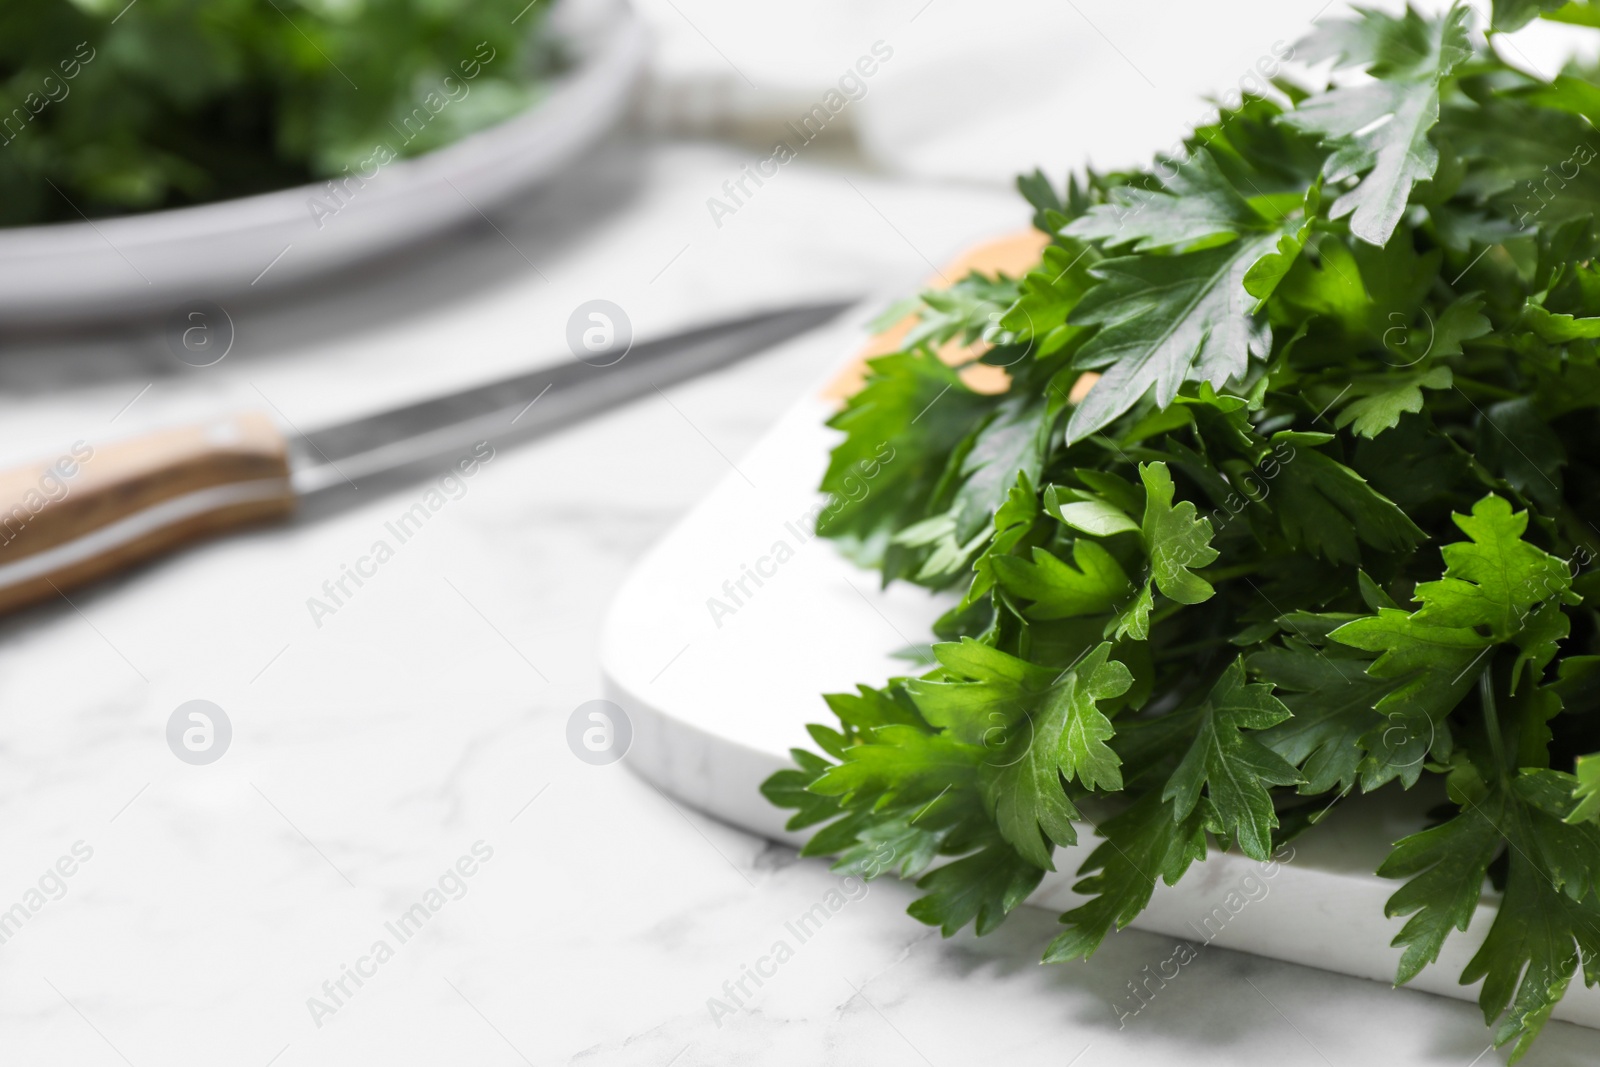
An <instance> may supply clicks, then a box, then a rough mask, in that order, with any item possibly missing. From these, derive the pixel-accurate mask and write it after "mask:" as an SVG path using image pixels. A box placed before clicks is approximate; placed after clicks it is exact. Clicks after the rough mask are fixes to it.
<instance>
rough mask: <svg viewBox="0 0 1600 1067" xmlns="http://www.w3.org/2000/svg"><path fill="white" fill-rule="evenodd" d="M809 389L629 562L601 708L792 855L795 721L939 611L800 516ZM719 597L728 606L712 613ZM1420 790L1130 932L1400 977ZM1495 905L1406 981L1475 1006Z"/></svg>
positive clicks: (1209, 870) (1075, 852)
mask: <svg viewBox="0 0 1600 1067" xmlns="http://www.w3.org/2000/svg"><path fill="white" fill-rule="evenodd" d="M862 336H863V329H862V317H857V318H856V320H855V321H854V322H850V323H846V324H841V325H840V326H839V327H838V328H835V329H830V330H827V331H825V332H823V333H821V334H819V335H817V336H816V337H814V338H813V339H810V340H808V341H806V342H804V343H808V344H816V345H818V346H820V347H821V348H822V349H823V350H824V351H825V350H827V349H828V348H830V347H831V349H832V351H833V352H835V353H837V352H840V351H849V350H851V349H852V348H854V347H857V346H858V345H859V343H860V338H861V337H862ZM826 362H827V360H826V359H825V358H824V359H819V363H822V364H823V365H826ZM820 392H821V390H820V387H819V388H818V389H817V390H815V391H813V393H811V394H810V395H807V396H805V397H803V398H801V399H800V400H799V401H798V402H797V403H796V404H795V406H794V407H793V408H792V409H790V411H789V412H788V413H787V414H786V415H785V416H784V417H783V419H781V420H780V421H779V422H778V424H777V425H775V426H774V427H773V428H772V430H771V431H770V432H769V433H768V435H767V436H766V437H765V438H763V439H762V441H761V442H760V443H758V444H757V445H756V447H755V448H754V449H753V450H752V451H751V453H750V454H749V455H747V456H744V457H743V458H741V459H739V461H738V467H739V471H738V472H736V473H730V475H729V476H728V477H727V478H725V479H724V480H723V481H722V483H721V484H720V485H718V486H717V488H716V489H715V490H714V491H713V492H712V494H711V496H710V497H708V498H707V499H706V500H704V501H703V502H701V504H699V505H698V506H697V507H696V508H695V509H694V511H692V512H690V514H689V515H688V516H687V517H685V518H684V519H683V521H682V522H681V523H679V525H678V526H677V527H676V528H674V529H673V530H672V531H671V532H670V533H668V534H667V536H666V537H665V538H664V539H663V540H662V541H661V542H660V543H659V544H657V545H656V546H655V547H654V548H652V549H651V550H650V552H649V553H648V554H647V555H645V557H644V558H643V559H641V560H640V561H639V563H638V565H637V566H636V568H635V570H634V571H633V573H632V574H631V575H630V576H629V578H628V580H627V581H626V582H625V583H624V584H623V587H622V588H621V590H620V591H619V592H618V593H617V596H616V599H615V600H614V601H613V602H612V604H611V608H610V612H609V614H608V616H607V619H606V623H605V629H604V631H603V634H602V638H601V648H600V664H601V669H602V670H603V671H604V676H605V685H606V691H607V695H608V697H609V699H611V700H612V701H614V702H615V703H616V704H617V705H619V706H620V707H621V708H622V710H623V711H624V712H625V713H626V715H627V718H628V722H629V723H630V724H631V733H632V737H631V742H630V747H629V749H628V750H627V752H626V755H625V757H624V758H625V762H626V763H628V765H629V766H631V767H632V768H633V770H634V771H635V772H636V773H638V774H640V775H642V776H643V777H644V778H646V779H647V780H649V781H651V782H654V783H655V784H656V785H657V786H658V787H659V788H661V789H662V790H663V791H665V792H667V793H669V794H671V795H673V796H676V797H678V798H679V799H681V800H683V801H684V802H686V803H688V804H691V805H693V806H694V807H697V808H699V809H701V810H702V811H705V812H708V813H710V814H712V815H714V816H717V817H718V818H721V819H723V820H725V821H727V822H729V823H732V824H734V825H735V826H739V827H742V828H744V829H746V830H750V831H752V832H754V833H757V834H761V835H763V836H765V837H769V838H772V839H774V840H780V841H787V842H789V843H791V844H795V845H798V844H800V843H802V842H803V841H804V839H805V836H806V835H805V834H804V833H802V834H794V833H790V832H788V831H786V830H785V829H784V825H783V824H784V821H785V820H786V819H787V817H788V816H789V814H790V812H788V811H781V810H779V809H777V808H774V807H772V806H771V805H769V804H768V803H767V802H766V800H765V799H763V798H762V797H761V795H760V793H759V792H758V787H759V786H760V784H761V782H762V780H763V779H765V778H766V777H767V776H768V775H770V774H771V773H772V772H774V771H776V770H779V769H781V768H784V767H787V766H789V756H788V750H789V749H790V748H811V749H814V748H815V745H814V744H813V743H812V741H811V739H810V738H809V737H808V736H807V734H806V732H805V724H806V723H808V722H831V721H832V718H831V714H830V713H829V711H828V709H827V707H826V705H824V704H823V702H822V700H821V698H820V696H819V694H821V693H832V692H841V691H853V690H854V688H855V684H856V683H857V682H871V683H877V682H882V681H883V680H884V679H886V678H888V677H890V676H891V675H904V674H908V673H913V671H914V667H913V665H911V664H908V663H906V662H905V661H904V660H899V659H896V658H894V655H893V653H894V652H895V651H896V650H898V649H903V648H905V647H906V646H907V645H909V644H911V643H912V642H921V641H926V640H928V638H929V634H930V632H931V630H930V626H931V624H932V622H933V620H934V619H936V618H937V617H938V616H939V614H940V613H941V612H942V611H943V610H944V608H945V607H946V606H948V603H949V601H948V600H945V599H941V598H938V597H934V596H930V595H929V594H927V593H926V592H924V591H922V590H920V589H916V588H913V587H910V586H907V585H904V584H898V585H895V586H894V587H892V588H890V589H889V590H887V591H883V590H880V589H879V588H878V583H877V580H876V576H875V575H873V574H870V573H867V572H865V571H861V570H858V569H856V568H855V567H854V566H852V565H851V564H850V563H848V562H847V561H845V560H844V559H843V558H842V557H840V556H839V555H838V553H837V552H835V551H834V549H833V546H832V545H831V544H830V543H828V542H825V541H821V540H817V539H814V538H813V539H810V540H807V539H805V538H806V535H807V533H808V530H809V528H808V526H807V523H806V521H805V518H804V517H805V516H806V514H807V513H808V512H809V511H810V510H811V509H812V508H813V507H815V506H816V504H817V503H818V502H819V501H820V500H821V497H820V496H819V495H818V494H817V492H816V489H815V487H816V485H817V483H818V482H819V481H820V480H821V477H822V471H823V469H824V467H825V465H826V462H827V453H828V450H829V449H830V448H831V447H832V446H833V444H834V443H835V441H836V440H837V437H838V435H837V434H836V433H835V432H833V431H831V430H828V429H827V428H825V427H824V425H823V421H824V420H825V419H826V418H827V417H828V415H829V413H830V412H831V411H832V410H834V407H833V405H832V404H831V403H830V402H828V401H825V400H823V399H822V398H821V396H820ZM869 489H870V486H869ZM780 544H781V545H782V546H783V547H782V548H780V547H779V545H780ZM780 557H781V561H780ZM751 574H754V575H755V577H754V578H752V577H749V575H751ZM757 579H759V582H760V584H759V585H758V584H757ZM741 580H742V583H743V589H742V591H741V589H740V583H741ZM724 583H728V584H729V585H731V586H732V587H733V592H732V594H730V593H729V591H728V589H727V588H725V587H724ZM734 597H737V598H738V601H737V602H735V600H734ZM712 598H715V599H716V600H717V601H719V602H720V603H721V604H722V605H725V606H731V607H732V608H733V611H732V613H728V612H726V611H724V610H723V609H722V608H720V607H718V608H715V609H713V607H712V606H711V605H710V603H709V602H710V601H711V600H712ZM1422 793H1423V790H1422V789H1421V788H1419V789H1417V790H1416V791H1414V792H1413V793H1410V794H1407V793H1400V792H1398V791H1395V792H1384V793H1380V794H1377V795H1375V796H1372V797H1364V798H1358V799H1359V800H1360V801H1361V802H1360V803H1356V802H1350V803H1347V804H1343V805H1340V807H1339V808H1337V809H1336V810H1334V811H1333V812H1332V813H1331V814H1330V815H1329V816H1328V818H1327V819H1326V820H1325V821H1324V822H1323V824H1322V825H1320V826H1319V827H1318V828H1317V830H1316V832H1314V833H1311V834H1308V835H1307V836H1305V837H1304V838H1301V839H1300V840H1298V841H1296V842H1294V843H1293V844H1292V846H1291V847H1292V849H1293V852H1292V855H1291V856H1289V857H1287V858H1286V861H1285V862H1282V863H1278V864H1275V865H1271V866H1269V867H1264V866H1263V865H1261V864H1258V863H1256V862H1254V861H1252V860H1249V859H1247V858H1245V857H1244V856H1242V855H1240V854H1238V853H1220V852H1213V853H1212V854H1211V855H1210V856H1209V857H1208V858H1207V860H1206V862H1204V863H1202V864H1200V865H1198V866H1196V867H1193V868H1191V869H1190V871H1189V872H1188V873H1187V874H1186V875H1185V876H1184V878H1183V880H1182V881H1180V882H1179V883H1178V884H1177V885H1176V886H1171V887H1169V886H1165V885H1158V886H1157V887H1156V892H1155V896H1154V898H1153V899H1152V900H1151V903H1150V906H1149V907H1148V908H1147V909H1146V910H1145V911H1144V912H1143V913H1142V914H1141V915H1140V916H1139V917H1138V918H1137V919H1136V920H1135V921H1134V923H1133V925H1134V926H1135V927H1137V928H1139V929H1142V930H1149V931H1153V932H1155V933H1160V934H1165V935H1169V936H1172V937H1176V938H1180V939H1183V940H1184V941H1186V942H1188V943H1190V944H1191V945H1199V944H1201V943H1205V944H1211V943H1215V944H1217V945H1220V946H1222V947H1225V948H1232V949H1237V950H1239V951H1243V952H1251V953H1255V954H1256V955H1261V956H1269V957H1272V958H1274V959H1281V960H1289V961H1292V962H1295V963H1302V964H1308V965H1310V966H1314V967H1321V968H1323V969H1325V970H1330V971H1336V972H1338V973H1341V974H1350V975H1356V976H1358V977H1362V978H1371V979H1375V980H1377V981H1381V982H1385V983H1389V982H1392V981H1393V980H1394V974H1395V968H1396V964H1397V963H1398V962H1399V958H1400V950H1399V949H1395V948H1391V947H1390V945H1389V942H1390V941H1391V940H1392V939H1393V937H1394V935H1395V934H1396V933H1397V932H1398V931H1399V929H1400V927H1401V926H1402V925H1403V920H1400V919H1386V918H1385V917H1384V914H1383V905H1384V902H1385V901H1386V900H1387V899H1388V898H1389V896H1390V894H1392V893H1393V892H1394V890H1395V888H1396V886H1397V883H1395V882H1392V881H1389V880H1387V879H1383V878H1379V877H1377V876H1376V875H1375V874H1373V873H1372V872H1373V871H1374V870H1375V869H1376V867H1377V865H1378V863H1379V862H1380V861H1381V860H1382V859H1383V857H1384V856H1385V855H1386V853H1387V851H1388V848H1387V843H1388V842H1391V841H1394V840H1396V839H1397V838H1399V837H1402V836H1404V835H1405V834H1407V833H1410V832H1412V831H1414V830H1417V829H1420V828H1421V826H1422V825H1423V824H1424V820H1423V812H1424V811H1425V810H1426V808H1427V807H1428V806H1429V804H1431V803H1433V802H1435V801H1436V800H1437V799H1438V798H1437V797H1430V796H1423V795H1421V794H1422ZM1079 840H1080V843H1079V844H1078V845H1077V846H1076V847H1074V848H1070V849H1061V850H1057V852H1056V857H1055V859H1056V866H1057V870H1056V871H1055V872H1054V873H1052V874H1048V875H1046V876H1045V879H1044V881H1043V882H1042V883H1041V884H1040V886H1039V888H1038V889H1037V890H1036V891H1035V892H1034V893H1033V895H1032V896H1031V897H1029V898H1028V902H1029V903H1030V904H1033V905H1036V906H1038V907H1045V908H1049V909H1051V910H1053V911H1058V912H1059V911H1065V910H1067V909H1069V908H1072V907H1075V906H1076V905H1077V904H1078V903H1081V901H1082V898H1081V897H1079V896H1078V895H1077V894H1075V893H1073V891H1072V885H1073V883H1074V882H1076V881H1077V878H1076V875H1075V872H1076V871H1077V870H1078V868H1079V866H1080V865H1081V864H1082V863H1083V861H1084V859H1085V858H1087V856H1088V853H1089V851H1090V850H1091V849H1092V848H1093V847H1094V845H1095V844H1096V842H1097V838H1096V837H1095V835H1094V831H1093V828H1092V827H1090V826H1080V828H1079ZM1494 909H1495V900H1494V898H1493V896H1492V895H1486V896H1485V898H1484V900H1483V902H1482V903H1481V904H1480V905H1479V907H1478V913H1477V915H1476V916H1475V917H1474V919H1473V920H1472V923H1471V925H1470V927H1469V929H1468V931H1467V932H1466V933H1465V934H1453V935H1452V936H1451V937H1450V938H1449V939H1448V940H1447V941H1446V942H1445V947H1444V951H1443V953H1442V954H1441V956H1440V959H1439V962H1438V963H1437V964H1436V965H1433V966H1430V967H1427V968H1425V969H1424V970H1423V972H1422V974H1421V975H1420V976H1418V977H1417V978H1416V979H1415V980H1413V982H1412V983H1411V985H1412V987H1413V988H1417V989H1423V990H1426V991H1428V992H1431V993H1440V994H1444V995H1446V996H1452V997H1457V998H1465V999H1475V998H1476V997H1477V987H1476V986H1466V987H1464V986H1461V985H1458V984H1457V982H1456V979H1457V976H1459V975H1460V974H1461V971H1462V968H1463V967H1464V966H1465V965H1466V962H1467V961H1468V960H1469V959H1470V958H1471V956H1472V954H1473V953H1474V952H1475V951H1476V950H1477V947H1478V945H1479V944H1480V943H1481V942H1482V940H1483V937H1484V934H1485V932H1486V931H1487V930H1488V928H1489V924H1490V923H1491V922H1492V921H1493V918H1494ZM906 921H907V922H910V921H911V920H909V919H907V920H906ZM1042 947H1043V946H1041V948H1042ZM1554 1016H1555V1018H1558V1019H1566V1020H1568V1021H1571V1022H1576V1023H1582V1024H1584V1025H1588V1026H1596V1027H1600V987H1595V988H1588V987H1585V986H1584V985H1583V983H1582V981H1581V980H1577V981H1574V982H1573V983H1572V986H1571V987H1570V988H1569V990H1568V991H1567V995H1566V997H1565V999H1563V1000H1562V1001H1561V1003H1560V1005H1558V1006H1557V1008H1556V1010H1555V1013H1554Z"/></svg>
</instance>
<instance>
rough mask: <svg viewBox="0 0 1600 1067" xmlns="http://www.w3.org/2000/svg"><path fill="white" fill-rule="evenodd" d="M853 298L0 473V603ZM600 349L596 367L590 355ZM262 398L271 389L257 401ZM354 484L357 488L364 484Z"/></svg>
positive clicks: (106, 569) (632, 391) (588, 403)
mask: <svg viewBox="0 0 1600 1067" xmlns="http://www.w3.org/2000/svg"><path fill="white" fill-rule="evenodd" d="M854 303H855V302H854V301H832V302H824V303H815V304H805V305H797V306H792V307H786V308H781V309H778V310H771V311H763V312H758V313H756V314H751V315H744V316H740V317H738V318H734V319H728V320H724V321H720V322H716V323H712V324H710V325H704V326H698V327H695V328H693V329H689V330H686V331H684V332H681V333H676V334H672V335H670V336H666V337H661V338H657V339H654V340H647V341H642V342H638V343H635V344H633V345H632V346H631V347H630V348H628V349H627V350H626V351H625V352H624V353H623V354H622V355H621V356H619V357H615V360H614V361H612V357H609V356H608V357H607V358H606V359H605V360H596V361H595V362H592V363H591V362H583V361H581V360H576V359H574V360H571V361H562V362H558V363H555V364H552V365H547V366H541V367H538V368H535V369H533V370H529V371H525V372H522V373H519V374H515V375H512V376H510V377H506V378H501V379H498V380H495V381H490V382H486V383H483V384H481V385H475V386H471V387H469V388H466V389H461V390H459V391H456V392H452V393H448V394H445V395H441V396H434V397H428V398H425V399H421V400H418V401H416V402H414V403H410V404H405V405H402V406H400V407H395V408H391V409H388V410H384V411H378V412H375V413H372V414H367V415H362V416H360V417H357V418H354V419H351V420H349V421H346V422H342V423H338V424H335V425H330V426H324V427H321V428H317V429H313V430H310V431H307V432H304V433H301V432H299V431H298V430H296V429H295V428H294V427H293V426H292V425H291V426H289V428H288V431H287V432H285V430H283V429H280V427H279V425H278V423H279V421H282V422H284V423H287V421H288V420H287V419H286V418H283V417H282V416H281V413H280V414H279V418H278V419H274V418H273V417H272V416H271V415H270V414H268V413H266V412H245V413H241V414H235V415H230V416H227V417H223V418H219V419H216V420H214V421H212V422H209V423H206V424H203V425H199V426H189V427H182V428H177V429H169V430H162V431H158V432H156V433H152V434H146V435H144V436H141V437H136V438H132V439H128V440H124V441H118V442H113V443H110V444H106V445H102V446H100V447H98V448H96V447H93V446H90V445H85V444H83V443H82V442H80V443H79V444H78V445H75V446H74V447H73V449H72V450H71V451H68V452H64V453H62V454H61V455H60V456H58V457H56V458H54V459H51V460H43V461H40V462H37V463H33V464H27V465H24V466H20V467H15V468H12V469H10V470H4V471H0V613H4V612H8V611H12V610H15V609H17V608H20V607H23V606H26V605H28V604H32V603H35V602H37V601H39V600H43V599H46V598H50V597H55V596H58V595H62V596H64V595H65V593H66V592H67V591H68V590H70V589H73V588H76V587H78V586H82V585H85V584H87V583H90V582H93V581H95V580H97V579H100V578H102V577H105V576H106V575H108V574H111V573H113V572H115V571H118V570H121V569H124V568H126V567H129V566H131V565H134V564H137V563H140V562H143V561H144V560H147V559H149V558H151V557H154V556H157V555H161V554H164V553H166V552H169V551H172V550H174V549H176V548H179V547H181V546H183V545H185V544H188V543H190V542H193V541H197V540H200V539H202V538H205V537H209V536H213V535H215V534H219V533H223V532H226V531H229V530H233V529H237V528H240V527H243V526H248V525H254V524H258V523H262V522H268V521H273V520H282V519H286V518H288V517H290V516H291V515H293V514H295V513H296V512H297V511H298V512H299V513H300V514H301V515H303V516H305V517H307V518H315V517H318V516H320V515H322V514H324V513H326V512H327V511H329V510H332V509H337V508H340V507H344V506H349V505H351V504H354V503H357V502H359V501H361V500H364V499H368V498H370V497H371V495H372V492H373V491H376V492H383V491H386V490H387V489H389V488H393V487H396V486H398V485H399V484H402V483H403V482H405V481H408V480H412V479H415V478H417V477H419V476H425V475H427V474H430V473H432V472H434V471H435V470H437V469H438V468H439V466H440V465H441V464H442V463H444V462H446V461H452V460H454V461H459V462H466V461H467V460H466V459H464V458H463V457H464V455H465V453H466V451H467V450H468V449H470V448H472V447H473V446H475V445H476V444H479V443H482V442H485V441H492V442H493V443H494V444H495V445H496V446H501V445H515V444H520V443H523V442H525V441H529V440H532V439H534V438H536V437H539V436H541V435H543V434H547V433H550V432H551V431H553V430H557V429H560V428H562V427H565V426H569V425H571V424H573V423H575V422H577V421H579V420H581V419H584V418H587V417H588V416H591V415H594V414H597V413H599V412H602V411H605V410H608V409H610V408H614V407H616V406H618V405H621V404H624V403H627V402H628V401H630V400H634V399H637V398H639V397H642V396H647V395H649V394H651V393H652V392H659V391H660V390H661V389H662V388H664V387H666V386H668V385H672V384H674V383H677V382H681V381H684V380H686V379H688V378H692V377H695V376H697V375H700V374H704V373H706V372H708V371H712V370H715V369H717V368H719V367H723V366H727V365H728V364H730V363H733V362H736V361H737V360H739V359H742V358H744V357H746V356H750V355H753V354H755V353H757V352H760V351H763V350H765V349H767V348H770V347H772V346H773V345H776V344H778V343H779V342H781V341H785V340H788V339H789V338H792V337H795V336H798V335H799V334H802V333H805V332H807V331H809V330H812V329H814V328H816V327H818V326H821V325H823V324H825V323H827V322H829V321H831V320H832V319H833V318H835V317H836V316H838V315H839V314H840V313H841V312H843V311H844V310H846V309H847V308H849V307H851V306H853V304H854ZM602 362H604V364H605V365H601V363H602ZM269 403H270V402H269ZM361 490H368V492H367V493H366V494H362V493H361V492H360V491H361Z"/></svg>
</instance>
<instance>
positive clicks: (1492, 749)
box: [1478, 667, 1509, 781]
mask: <svg viewBox="0 0 1600 1067" xmlns="http://www.w3.org/2000/svg"><path fill="white" fill-rule="evenodd" d="M1493 674H1494V671H1493V669H1492V668H1491V667H1486V668H1484V671H1483V673H1482V674H1480V675H1478V698H1479V700H1480V701H1482V703H1483V721H1484V726H1485V727H1486V729H1487V730H1488V732H1489V753H1490V756H1491V758H1492V759H1493V760H1494V768H1495V773H1496V774H1497V775H1498V776H1499V778H1500V779H1501V780H1502V781H1504V780H1505V777H1506V771H1507V770H1509V768H1508V767H1507V766H1506V752H1505V742H1504V738H1503V736H1502V735H1501V733H1500V712H1499V710H1498V709H1497V708H1496V706H1495V699H1494V679H1493Z"/></svg>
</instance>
